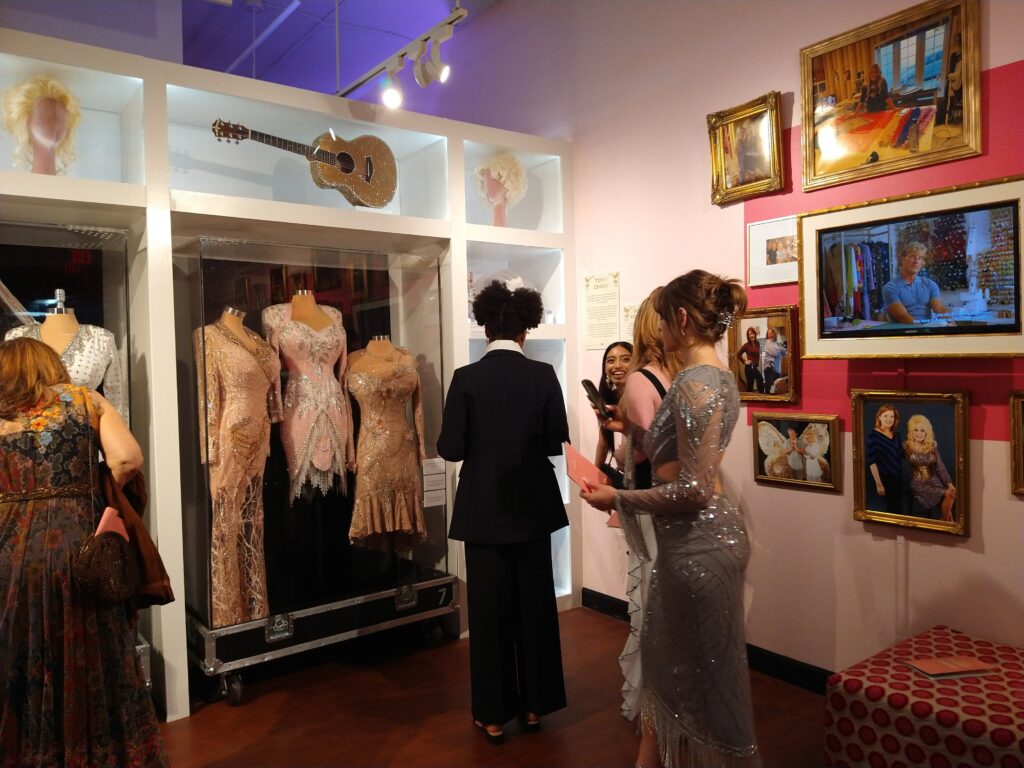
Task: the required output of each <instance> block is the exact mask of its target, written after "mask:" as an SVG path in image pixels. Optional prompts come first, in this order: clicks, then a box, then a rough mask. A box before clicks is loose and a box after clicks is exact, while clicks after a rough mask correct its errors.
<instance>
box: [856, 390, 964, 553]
mask: <svg viewBox="0 0 1024 768" xmlns="http://www.w3.org/2000/svg"><path fill="white" fill-rule="evenodd" d="M850 398H851V401H852V403H853V479H854V483H853V497H854V509H853V517H854V519H855V520H870V521H873V522H878V523H889V524H891V525H900V526H904V527H908V528H925V529H928V530H933V531H941V532H943V533H951V534H956V535H958V536H966V535H967V534H968V531H969V526H968V511H969V510H968V506H969V502H970V489H969V488H968V482H967V481H968V476H969V475H968V466H967V465H968V456H969V454H970V451H969V449H968V444H967V442H968V438H967V394H966V393H961V392H953V393H917V392H898V391H875V390H865V389H854V390H851V392H850Z"/></svg>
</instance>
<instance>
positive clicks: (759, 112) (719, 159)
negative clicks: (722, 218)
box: [707, 91, 784, 205]
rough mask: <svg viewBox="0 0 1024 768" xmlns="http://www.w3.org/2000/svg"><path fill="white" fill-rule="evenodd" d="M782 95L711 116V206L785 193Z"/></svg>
mask: <svg viewBox="0 0 1024 768" xmlns="http://www.w3.org/2000/svg"><path fill="white" fill-rule="evenodd" d="M779 99H780V96H779V92H778V91H771V92H769V93H766V94H765V95H764V96H761V97H759V98H756V99H753V100H751V101H748V102H747V103H746V104H741V105H740V106H738V107H733V108H732V109H726V110H722V111H721V112H714V113H712V114H710V115H708V118H707V120H708V139H709V140H710V142H711V202H712V203H714V204H715V205H722V204H723V203H729V202H733V201H734V200H746V199H747V198H749V197H756V196H758V195H763V194H765V193H766V192H774V191H776V190H779V189H782V185H783V183H784V179H783V169H782V128H781V122H780V118H779Z"/></svg>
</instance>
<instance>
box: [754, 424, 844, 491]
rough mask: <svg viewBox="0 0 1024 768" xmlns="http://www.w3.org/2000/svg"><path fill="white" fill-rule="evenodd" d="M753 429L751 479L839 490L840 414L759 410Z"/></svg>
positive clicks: (840, 481) (793, 485)
mask: <svg viewBox="0 0 1024 768" xmlns="http://www.w3.org/2000/svg"><path fill="white" fill-rule="evenodd" d="M751 425H752V427H753V429H754V440H753V444H754V481H755V482H757V483H765V484H769V485H786V486H791V487H799V488H807V489H816V490H823V491H834V492H836V493H838V492H840V491H841V490H842V480H843V470H842V463H841V462H840V451H841V447H842V439H841V438H842V433H841V432H840V431H839V417H838V416H836V415H830V414H823V413H791V412H789V411H759V412H754V413H752V414H751Z"/></svg>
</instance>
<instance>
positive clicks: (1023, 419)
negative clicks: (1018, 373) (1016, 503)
mask: <svg viewBox="0 0 1024 768" xmlns="http://www.w3.org/2000/svg"><path fill="white" fill-rule="evenodd" d="M1010 483H1011V491H1012V492H1013V493H1016V494H1024V390H1018V391H1016V392H1011V393H1010Z"/></svg>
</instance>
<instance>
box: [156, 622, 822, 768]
mask: <svg viewBox="0 0 1024 768" xmlns="http://www.w3.org/2000/svg"><path fill="white" fill-rule="evenodd" d="M561 628H562V649H563V658H564V662H565V674H566V694H567V697H568V700H569V706H568V707H567V708H566V709H564V710H562V711H560V712H556V713H554V714H552V715H550V716H549V717H547V718H545V719H544V724H543V730H542V731H541V732H540V733H537V734H525V733H523V732H522V730H521V729H520V726H519V725H518V724H517V723H512V724H510V725H509V726H507V727H506V728H505V734H506V742H505V743H504V744H503V745H501V746H497V747H495V746H491V745H490V744H488V743H487V742H486V741H485V740H484V738H483V736H482V735H481V734H480V732H479V731H478V730H477V729H476V728H474V727H473V725H472V723H471V720H470V715H469V653H468V649H469V645H468V641H465V640H455V641H448V642H445V643H443V644H442V645H441V646H440V647H436V648H425V647H423V645H422V644H417V642H416V637H415V635H414V632H412V631H405V632H392V633H387V634H382V635H375V636H370V637H365V638H360V639H359V640H357V641H353V642H349V643H343V644H340V645H337V646H334V647H332V648H330V649H322V650H320V651H317V652H315V653H314V654H313V655H310V654H306V655H304V656H298V657H293V658H292V659H289V660H287V661H284V662H274V663H272V664H267V665H263V666H261V667H258V668H254V669H253V670H251V671H250V672H248V673H247V674H246V676H245V680H246V687H245V701H244V702H243V703H242V705H241V706H239V707H231V706H228V704H227V703H226V702H224V701H219V702H216V703H213V704H209V705H206V706H202V707H199V708H198V711H196V710H195V709H194V710H193V711H194V714H193V715H192V717H190V718H187V719H185V720H179V721H177V722H174V723H167V724H164V725H163V726H162V733H163V738H164V744H165V746H166V749H167V753H168V756H169V757H170V760H171V765H172V766H173V768H191V767H192V766H211V767H213V766H217V767H218V768H219V767H223V768H227V767H228V766H232V767H234V766H345V768H359V767H362V766H372V767H374V768H376V767H377V766H402V768H416V767H417V766H431V767H434V766H509V768H519V767H520V766H551V767H552V768H554V767H557V766H567V767H568V766H572V767H573V768H575V767H576V766H610V767H611V766H622V768H628V767H629V766H632V765H633V759H634V758H635V756H636V744H637V737H636V735H635V730H634V726H633V724H631V723H628V722H627V721H626V720H624V719H623V718H622V717H621V716H620V715H619V701H620V699H619V687H620V685H621V682H622V680H621V676H620V674H619V667H618V662H617V656H618V653H619V651H620V650H621V648H622V645H623V643H625V639H626V633H627V629H628V627H627V625H626V624H624V623H623V622H621V621H618V620H616V619H612V618H609V617H608V616H605V615H603V614H600V613H597V612H594V611H591V610H588V609H586V608H577V609H574V610H571V611H567V612H565V613H562V614H561ZM752 678H753V691H754V709H755V716H756V719H757V731H758V738H759V743H760V745H761V751H762V754H763V756H764V763H765V768H811V766H820V765H821V764H822V750H823V741H822V739H823V732H822V728H823V726H822V717H823V711H824V699H823V697H822V696H819V695H815V694H813V693H809V692H807V691H805V690H803V689H800V688H796V687H794V686H791V685H787V684H786V683H782V682H780V681H778V680H775V679H773V678H770V677H767V676H765V675H761V674H758V673H756V672H755V673H753V675H752Z"/></svg>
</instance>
